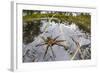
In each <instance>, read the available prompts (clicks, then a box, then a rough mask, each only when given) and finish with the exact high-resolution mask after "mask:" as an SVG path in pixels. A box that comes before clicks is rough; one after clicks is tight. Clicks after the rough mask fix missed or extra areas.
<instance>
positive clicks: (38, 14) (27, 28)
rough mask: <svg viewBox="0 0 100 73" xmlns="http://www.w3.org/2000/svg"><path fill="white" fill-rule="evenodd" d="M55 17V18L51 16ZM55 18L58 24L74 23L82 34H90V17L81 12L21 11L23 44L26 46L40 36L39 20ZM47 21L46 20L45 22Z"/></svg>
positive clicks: (88, 14)
mask: <svg viewBox="0 0 100 73" xmlns="http://www.w3.org/2000/svg"><path fill="white" fill-rule="evenodd" d="M53 15H55V16H53ZM52 16H53V18H57V19H58V20H59V21H57V20H54V21H55V22H57V23H58V22H59V23H68V24H69V25H71V24H72V23H75V24H76V25H78V27H79V28H80V29H82V30H83V31H84V32H86V33H89V34H91V15H90V13H81V12H58V11H38V10H23V42H24V44H28V43H30V42H32V41H33V40H34V37H35V36H37V35H38V34H40V33H41V32H40V26H41V19H43V18H47V19H48V18H51V17H52ZM47 21H48V20H47Z"/></svg>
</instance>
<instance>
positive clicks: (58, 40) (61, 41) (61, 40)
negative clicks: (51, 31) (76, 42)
mask: <svg viewBox="0 0 100 73" xmlns="http://www.w3.org/2000/svg"><path fill="white" fill-rule="evenodd" d="M64 41H66V40H56V42H64Z"/></svg>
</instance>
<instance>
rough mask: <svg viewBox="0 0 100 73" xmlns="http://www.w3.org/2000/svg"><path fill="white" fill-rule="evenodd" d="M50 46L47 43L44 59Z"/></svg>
mask: <svg viewBox="0 0 100 73" xmlns="http://www.w3.org/2000/svg"><path fill="white" fill-rule="evenodd" d="M48 48H49V45H47V47H46V51H45V53H44V56H43V59H44V58H45V56H46V54H47V51H48Z"/></svg>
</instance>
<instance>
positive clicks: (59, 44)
mask: <svg viewBox="0 0 100 73" xmlns="http://www.w3.org/2000/svg"><path fill="white" fill-rule="evenodd" d="M55 44H56V45H58V46H62V47H64V48H65V50H68V48H67V46H66V45H63V44H61V43H55Z"/></svg>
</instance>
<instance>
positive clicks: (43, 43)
mask: <svg viewBox="0 0 100 73" xmlns="http://www.w3.org/2000/svg"><path fill="white" fill-rule="evenodd" d="M42 45H46V43H43V44H37V45H36V47H38V46H42Z"/></svg>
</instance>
